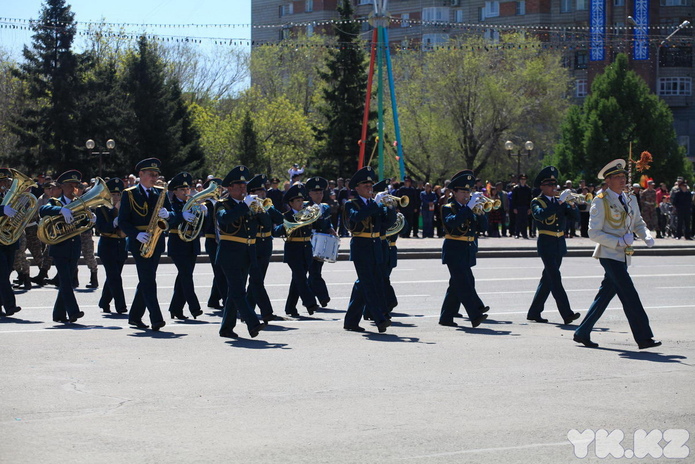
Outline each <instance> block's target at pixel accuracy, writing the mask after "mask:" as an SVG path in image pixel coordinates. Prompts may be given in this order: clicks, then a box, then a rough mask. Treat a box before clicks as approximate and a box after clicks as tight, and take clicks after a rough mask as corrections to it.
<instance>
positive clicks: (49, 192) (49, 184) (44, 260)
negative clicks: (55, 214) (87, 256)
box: [27, 178, 62, 287]
mask: <svg viewBox="0 0 695 464" xmlns="http://www.w3.org/2000/svg"><path fill="white" fill-rule="evenodd" d="M61 192H62V191H61V189H60V186H59V185H58V184H56V183H55V182H54V181H53V180H52V179H50V178H46V181H45V182H44V183H43V195H41V196H40V197H39V198H38V200H39V201H38V204H39V208H41V207H42V206H43V205H46V204H48V201H49V200H50V199H51V198H52V197H57V196H59V195H60V194H61ZM36 228H37V229H38V226H37V227H36ZM29 237H30V235H29V234H27V241H28V240H29ZM37 240H38V238H37ZM39 243H40V245H41V250H42V252H41V260H40V264H39V273H38V274H37V275H36V276H34V277H32V278H31V281H32V282H34V283H35V284H36V285H39V286H41V287H43V286H44V285H45V284H47V283H50V284H52V285H56V286H57V285H58V275H57V274H56V276H55V277H54V278H53V279H51V280H50V281H48V280H47V279H48V271H49V270H50V269H51V265H52V264H53V258H52V257H50V256H49V255H48V245H46V244H45V243H43V242H40V241H39ZM29 249H31V248H29ZM32 254H33V253H32Z"/></svg>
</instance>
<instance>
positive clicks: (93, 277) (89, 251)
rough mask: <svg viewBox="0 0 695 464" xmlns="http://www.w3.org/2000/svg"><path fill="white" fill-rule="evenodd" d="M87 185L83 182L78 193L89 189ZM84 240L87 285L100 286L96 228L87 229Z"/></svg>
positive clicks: (83, 234) (77, 285)
mask: <svg viewBox="0 0 695 464" xmlns="http://www.w3.org/2000/svg"><path fill="white" fill-rule="evenodd" d="M85 187H86V185H85V184H84V183H83V184H82V185H81V187H80V188H79V190H78V195H80V196H82V195H84V194H85V193H86V192H87V191H88V190H85ZM80 240H81V241H82V258H83V259H84V261H85V263H86V264H87V268H89V283H88V284H87V285H85V287H87V288H99V279H98V277H97V276H98V270H99V268H98V267H97V258H96V256H94V228H90V229H87V230H85V231H84V232H82V233H81V234H80ZM75 287H79V283H78V281H77V276H75Z"/></svg>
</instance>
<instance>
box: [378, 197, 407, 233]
mask: <svg viewBox="0 0 695 464" xmlns="http://www.w3.org/2000/svg"><path fill="white" fill-rule="evenodd" d="M403 198H408V197H403ZM404 226H405V216H403V214H401V213H396V222H394V223H393V225H392V226H391V227H389V228H388V229H386V233H385V234H384V235H385V236H386V237H390V236H392V235H396V234H398V233H400V232H401V230H403V227H404Z"/></svg>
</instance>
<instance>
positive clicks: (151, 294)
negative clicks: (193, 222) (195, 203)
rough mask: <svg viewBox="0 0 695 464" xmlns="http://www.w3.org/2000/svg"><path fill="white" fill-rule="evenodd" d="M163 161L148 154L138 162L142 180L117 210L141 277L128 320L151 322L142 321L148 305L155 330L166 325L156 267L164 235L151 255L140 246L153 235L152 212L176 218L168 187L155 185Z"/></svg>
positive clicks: (127, 191)
mask: <svg viewBox="0 0 695 464" xmlns="http://www.w3.org/2000/svg"><path fill="white" fill-rule="evenodd" d="M161 164H162V163H161V161H159V160H158V159H157V158H147V159H144V160H142V161H140V162H139V163H138V164H137V165H136V166H135V170H136V171H138V175H139V177H140V183H139V184H138V185H135V186H133V187H130V188H127V189H125V190H124V191H123V195H122V198H121V208H120V210H119V211H118V224H119V226H120V228H121V230H122V231H123V232H125V234H126V236H127V239H126V244H127V247H128V250H129V251H130V252H131V253H132V255H133V258H135V267H136V268H137V272H138V281H139V282H138V287H137V290H136V291H135V297H134V298H133V304H132V305H131V306H130V315H129V317H128V323H129V324H130V325H133V326H135V327H137V328H139V329H146V328H147V327H148V326H147V325H146V324H145V323H144V322H142V316H144V315H145V309H148V310H149V312H150V322H151V323H152V330H154V331H155V332H156V331H158V330H159V329H161V328H162V327H164V326H165V325H166V322H164V318H163V317H162V310H161V309H160V307H159V300H158V299H157V267H158V266H159V258H160V257H161V256H162V252H163V251H164V238H163V237H162V236H160V237H159V238H158V240H157V243H156V244H154V246H155V247H154V253H153V254H152V256H151V257H149V258H144V257H143V256H142V255H141V254H140V246H141V245H142V244H144V243H148V242H149V241H150V238H151V236H150V233H149V232H147V228H148V225H149V224H150V220H151V219H152V217H153V216H155V217H159V218H160V219H164V220H165V221H169V222H170V226H171V225H172V224H175V221H172V219H173V216H174V214H173V212H172V211H171V203H170V202H169V198H168V197H166V191H165V190H164V189H163V188H158V187H157V188H155V186H154V184H155V182H156V181H157V179H158V178H159V173H160V171H161ZM160 195H164V196H165V197H164V200H163V206H162V207H161V208H160V209H159V210H158V211H155V210H154V209H155V207H156V205H157V202H158V200H159V196H160Z"/></svg>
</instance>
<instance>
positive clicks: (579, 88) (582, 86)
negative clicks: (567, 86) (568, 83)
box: [574, 79, 588, 98]
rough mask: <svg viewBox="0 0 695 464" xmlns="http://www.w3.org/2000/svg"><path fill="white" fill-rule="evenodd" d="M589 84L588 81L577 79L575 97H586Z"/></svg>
mask: <svg viewBox="0 0 695 464" xmlns="http://www.w3.org/2000/svg"><path fill="white" fill-rule="evenodd" d="M587 88H588V83H587V80H586V79H577V80H576V81H575V82H574V96H575V97H577V98H584V97H586V94H587V93H588V92H587Z"/></svg>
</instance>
